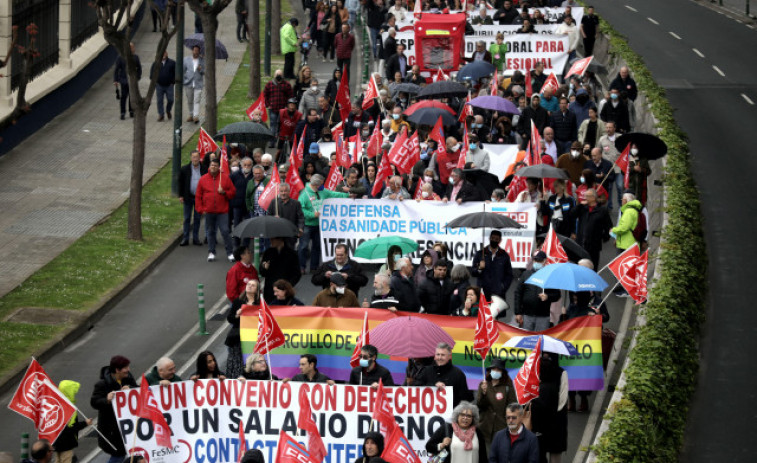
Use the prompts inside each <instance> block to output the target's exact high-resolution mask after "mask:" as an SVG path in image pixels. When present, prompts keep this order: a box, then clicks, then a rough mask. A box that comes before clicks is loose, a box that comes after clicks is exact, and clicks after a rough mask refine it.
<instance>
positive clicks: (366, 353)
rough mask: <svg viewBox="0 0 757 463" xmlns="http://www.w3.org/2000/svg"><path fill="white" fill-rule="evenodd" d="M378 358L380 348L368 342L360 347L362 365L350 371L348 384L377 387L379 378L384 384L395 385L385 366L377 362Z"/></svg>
mask: <svg viewBox="0 0 757 463" xmlns="http://www.w3.org/2000/svg"><path fill="white" fill-rule="evenodd" d="M377 358H378V349H376V348H375V347H374V346H372V345H370V344H366V345H365V346H363V348H362V349H360V365H359V366H356V367H355V368H353V369H352V371H351V372H350V380H349V382H348V384H356V385H363V386H371V387H372V388H374V389H376V388H378V385H379V380H381V382H382V383H383V385H384V386H394V379H392V374H391V373H389V370H387V369H386V368H385V367H383V366H381V365H379V364H378V362H376V359H377Z"/></svg>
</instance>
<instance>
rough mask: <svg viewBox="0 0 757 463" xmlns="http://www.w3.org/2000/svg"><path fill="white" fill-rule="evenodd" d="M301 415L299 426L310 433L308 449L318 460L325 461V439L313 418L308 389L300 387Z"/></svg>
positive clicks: (298, 419)
mask: <svg viewBox="0 0 757 463" xmlns="http://www.w3.org/2000/svg"><path fill="white" fill-rule="evenodd" d="M299 400H300V416H299V417H298V418H297V427H298V428H300V429H302V430H303V431H306V432H307V434H308V450H309V451H310V455H312V457H313V458H314V459H315V460H316V461H323V459H324V458H325V457H326V453H327V452H326V446H325V445H323V439H322V438H321V434H320V433H319V432H318V426H317V425H316V424H315V420H314V419H313V413H312V412H311V411H310V398H308V391H307V390H306V389H305V388H304V387H301V388H300V397H299Z"/></svg>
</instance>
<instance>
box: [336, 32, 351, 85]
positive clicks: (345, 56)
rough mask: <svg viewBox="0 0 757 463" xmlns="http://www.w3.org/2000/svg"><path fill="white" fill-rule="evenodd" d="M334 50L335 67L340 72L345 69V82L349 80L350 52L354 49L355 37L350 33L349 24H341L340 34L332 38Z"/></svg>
mask: <svg viewBox="0 0 757 463" xmlns="http://www.w3.org/2000/svg"><path fill="white" fill-rule="evenodd" d="M334 48H336V67H337V68H338V69H339V70H340V71H341V70H342V69H347V80H349V78H350V62H351V61H352V50H354V49H355V36H354V35H352V33H351V32H350V25H349V24H344V23H342V33H341V34H337V36H336V37H334Z"/></svg>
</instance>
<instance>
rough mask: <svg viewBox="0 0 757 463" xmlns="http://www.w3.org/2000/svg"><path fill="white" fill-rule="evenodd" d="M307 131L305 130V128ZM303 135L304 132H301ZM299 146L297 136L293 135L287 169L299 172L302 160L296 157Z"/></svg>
mask: <svg viewBox="0 0 757 463" xmlns="http://www.w3.org/2000/svg"><path fill="white" fill-rule="evenodd" d="M305 130H307V128H305ZM303 133H304V130H303ZM298 149H299V145H298V144H297V135H296V134H295V135H294V142H293V143H292V150H291V151H290V152H289V168H290V169H291V168H292V167H294V170H300V167H301V166H302V158H301V157H297V150H298Z"/></svg>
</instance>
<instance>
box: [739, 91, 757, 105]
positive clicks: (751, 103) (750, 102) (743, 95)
mask: <svg viewBox="0 0 757 463" xmlns="http://www.w3.org/2000/svg"><path fill="white" fill-rule="evenodd" d="M741 97H742V98H744V99H745V100H746V102H747V103H749V104H750V105H752V106H754V101H752V99H751V98H749V97H748V96H746V95H745V94H743V93H742V94H741Z"/></svg>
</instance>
